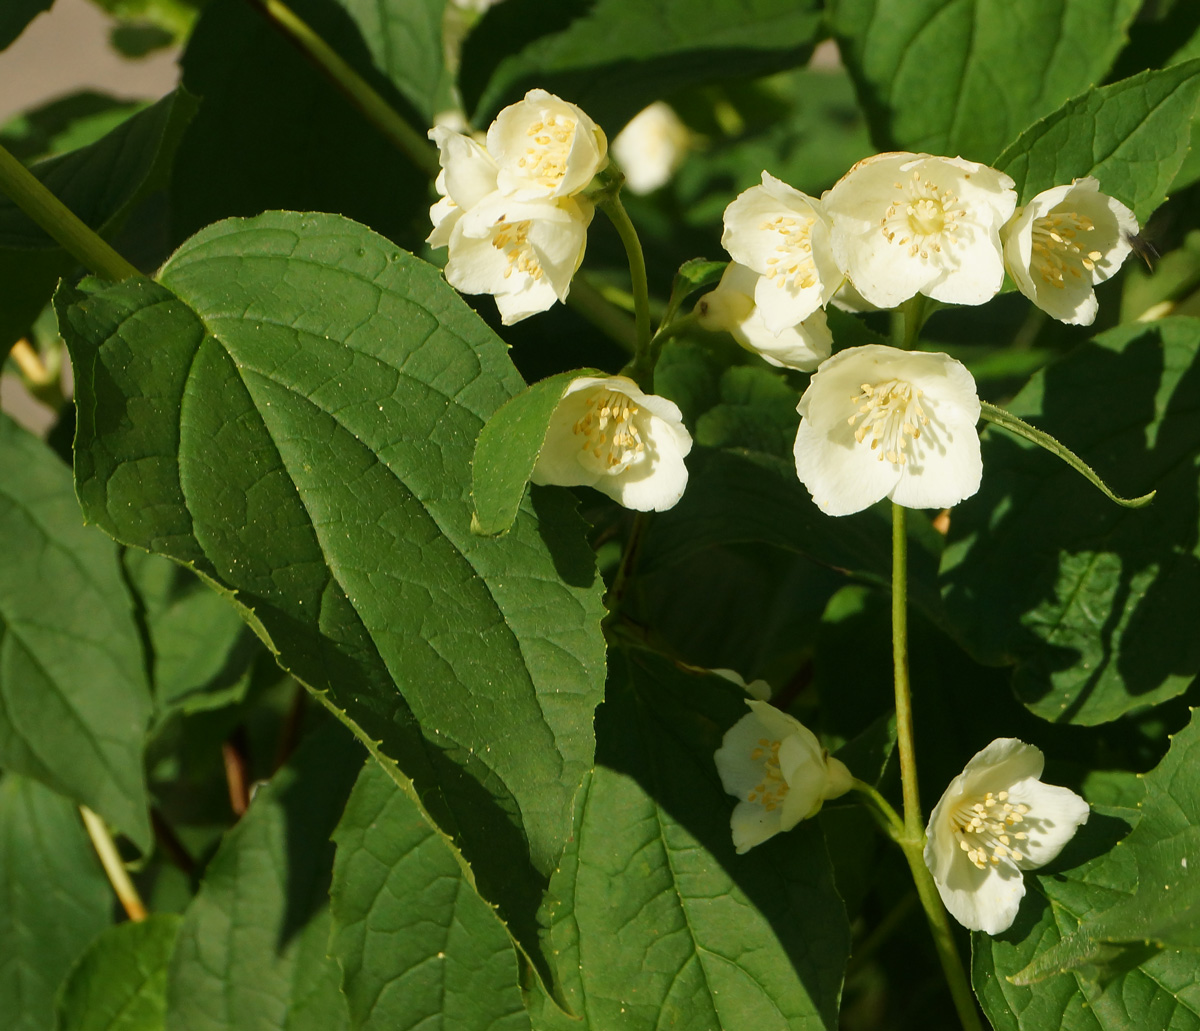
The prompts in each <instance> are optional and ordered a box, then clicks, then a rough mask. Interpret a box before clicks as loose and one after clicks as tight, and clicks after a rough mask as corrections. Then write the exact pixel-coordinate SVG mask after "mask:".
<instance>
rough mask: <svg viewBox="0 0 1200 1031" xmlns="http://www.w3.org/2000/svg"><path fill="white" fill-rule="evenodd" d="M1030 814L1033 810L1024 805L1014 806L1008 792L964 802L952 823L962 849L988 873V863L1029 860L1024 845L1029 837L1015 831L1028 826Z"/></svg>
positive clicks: (955, 812)
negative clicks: (1025, 825)
mask: <svg viewBox="0 0 1200 1031" xmlns="http://www.w3.org/2000/svg"><path fill="white" fill-rule="evenodd" d="M1028 813H1029V806H1027V805H1025V803H1024V802H1020V803H1017V804H1015V805H1014V804H1013V803H1012V802H1010V801H1009V800H1008V792H1007V791H1000V792H998V793H996V794H992V792H990V791H989V792H988V793H987V794H986V795H984V796H983V798H982V799H978V800H977V801H975V802H970V801H967V800H964V801H962V802H960V803H959V805H958V807H957V808H956V809H955V810H954V811H953V812H952V813H951V814H950V820H951V822H952V824H953V826H954V837H955V838H957V839H958V847H959V848H961V849H962V850H963V851H964V852H965V853H966V854H967V858H968V859H969V860H971V862H972V863H974V864H975V865H976V866H977V867H979V869H980V870H986V869H987V867H988V863H993V864H996V863H999V862H1000V860H1001V859H1011V860H1012V861H1013V862H1016V863H1019V862H1020V861H1021V860H1022V859H1024V858H1025V856H1024V854H1023V853H1022V852H1021V850H1020V842H1022V841H1025V840H1027V839H1028V837H1029V835H1028V834H1026V833H1025V831H1022V830H1015V829H1014V828H1016V826H1017V824H1020V823H1025V822H1026V820H1025V817H1026V815H1027V814H1028ZM1031 819H1032V817H1031Z"/></svg>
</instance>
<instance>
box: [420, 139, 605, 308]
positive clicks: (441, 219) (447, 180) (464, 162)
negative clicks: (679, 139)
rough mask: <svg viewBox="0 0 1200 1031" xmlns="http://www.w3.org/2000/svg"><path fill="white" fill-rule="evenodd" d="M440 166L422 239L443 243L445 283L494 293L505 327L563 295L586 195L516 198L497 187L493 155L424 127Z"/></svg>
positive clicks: (574, 265) (582, 242)
mask: <svg viewBox="0 0 1200 1031" xmlns="http://www.w3.org/2000/svg"><path fill="white" fill-rule="evenodd" d="M429 135H430V137H431V138H432V139H434V140H436V141H437V145H438V149H439V151H440V155H441V162H442V171H441V172H440V173H439V174H438V177H437V182H436V186H437V189H438V192H439V193H441V194H442V198H441V200H439V201H438V202H437V203H436V204H434V205H433V207H432V208H430V210H429V217H430V219H431V220H432V222H433V232H431V233H430V234H429V237H428V239H427V240H426V242H427V243H428V244H429V245H430V246H432V247H448V248H449V257H448V260H447V262H446V270H445V272H446V282H448V283H449V284H450V285H451V286H453V287H454V288H455V289H457V290H461V291H462V292H463V293H467V294H492V295H493V296H495V298H496V307H497V308H499V309H500V316H501V321H503V323H504V324H505V325H506V326H508V325H512V324H513V323H514V322H519V321H520V320H521V319H524V318H527V317H528V316H530V315H533V314H535V313H536V312H540V311H545V310H546V309H547V308H549V307H550V306H551V305H553V304H554V302H555V301H562V300H565V299H566V297H567V294H568V292H569V291H570V289H571V277H572V276H574V275H575V272H576V271H577V270H578V268H579V266H580V264H581V263H582V261H583V254H584V249H585V247H586V246H587V228H588V225H589V224H590V223H591V221H592V215H593V213H594V208H593V206H592V203H591V202H590V201H589V200H587V199H586V198H584V197H562V198H558V199H553V198H541V199H535V200H524V201H522V200H518V199H515V198H513V197H509V196H506V195H505V194H504V193H503V192H502V191H501V190H499V189H498V188H497V176H498V174H499V170H498V167H497V165H496V163H495V161H493V160H492V158H491V156H490V155H489V154H488V152H487V151H486V150H484V148H483V147H481V146H480V145H479V144H478V143H476V142H475V141H474V140H472V139H471V138H470V137H468V136H463V135H461V134H460V133H456V132H452V131H451V130H449V129H446V128H445V127H441V126H439V127H435V128H434V129H432V130H430V133H429Z"/></svg>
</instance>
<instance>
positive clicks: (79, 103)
mask: <svg viewBox="0 0 1200 1031" xmlns="http://www.w3.org/2000/svg"><path fill="white" fill-rule="evenodd" d="M147 106H148V105H147V104H146V103H145V101H141V100H119V99H117V98H116V97H110V96H108V95H107V94H105V93H96V92H94V91H93V90H81V91H80V92H78V93H71V94H69V95H67V96H65V97H59V98H57V99H55V100H51V101H49V102H47V103H45V104H43V105H41V106H40V107H36V108H33V109H32V110H30V111H23V112H22V113H21V114H19V115H17V116H16V117H15V118H13V119H12V120H11V121H9V122H6V123H5V124H4V126H3V128H0V143H2V144H3V145H4V147H5V148H6V149H7V150H8V152H9V153H10V154H12V155H13V157H15V158H17V159H18V160H20V161H25V162H29V161H33V160H36V159H38V158H45V157H51V156H54V155H56V154H65V153H66V152H68V151H72V150H78V149H79V148H80V147H86V146H89V145H90V144H93V143H95V142H96V141H97V140H99V139H100V138H101V137H103V136H105V135H106V134H107V133H109V132H112V131H113V130H114V129H116V128H117V126H119V125H120V124H121V123H122V122H124V121H125V120H126V119H128V118H129V117H130V116H131V115H135V114H137V113H138V112H139V111H142V110H144V109H145V108H146V107H147Z"/></svg>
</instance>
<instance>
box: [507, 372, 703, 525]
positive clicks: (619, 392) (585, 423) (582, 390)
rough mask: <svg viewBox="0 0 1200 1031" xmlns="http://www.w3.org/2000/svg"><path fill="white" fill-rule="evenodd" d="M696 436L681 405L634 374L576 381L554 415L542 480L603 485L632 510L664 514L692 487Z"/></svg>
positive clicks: (540, 465)
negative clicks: (688, 461) (689, 462)
mask: <svg viewBox="0 0 1200 1031" xmlns="http://www.w3.org/2000/svg"><path fill="white" fill-rule="evenodd" d="M691 449H692V437H691V434H690V433H688V431H687V429H686V428H685V427H684V425H683V416H682V415H681V414H680V411H679V408H678V406H676V405H675V403H674V402H672V401H668V400H667V399H666V398H665V397H659V396H658V395H657V394H644V393H642V391H641V390H640V389H639V388H638V385H637V384H636V383H634V381H633V380H631V379H629V378H628V377H626V376H581V377H579V378H578V379H574V380H572V381H571V383H570V385H569V386H568V387H567V389H566V390H565V391H564V392H563V396H562V400H561V401H559V403H558V407H557V408H556V409H555V410H554V414H553V415H552V416H551V417H550V423H549V425H548V426H547V428H546V438H545V442H544V443H543V444H542V450H541V454H539V455H538V460H537V464H536V465H535V466H534V469H533V475H532V477H531V478H532V480H533V482H534V483H553V484H558V485H559V486H563V487H580V486H582V487H595V488H596V490H598V491H600V492H601V493H604V494H607V495H608V496H609V497H610V498H612V499H613V500H614V501H616V502H617V503H618V504H620V505H624V506H625V508H632V509H636V510H638V511H641V512H649V511H654V512H662V511H665V510H666V509H668V508H671V507H673V506H674V505H675V504H676V503H677V502H678V501H679V499H680V498H681V497H683V491H684V488H685V487H686V486H687V480H688V472H687V466H686V465H685V464H684V461H683V459H684V456H685V455H687V453H688V452H689V451H691Z"/></svg>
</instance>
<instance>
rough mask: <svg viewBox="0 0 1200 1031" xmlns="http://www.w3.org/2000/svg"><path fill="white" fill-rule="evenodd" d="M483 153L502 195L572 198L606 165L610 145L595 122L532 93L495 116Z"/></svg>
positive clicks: (558, 100) (562, 102) (573, 108)
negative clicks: (488, 158) (495, 169)
mask: <svg viewBox="0 0 1200 1031" xmlns="http://www.w3.org/2000/svg"><path fill="white" fill-rule="evenodd" d="M548 126H549V127H550V128H549V129H547V127H548ZM487 149H488V153H490V154H491V156H492V157H493V158H494V159H495V161H496V164H497V165H498V167H499V172H498V176H497V183H498V186H499V188H500V190H501V191H503V192H504V193H506V194H509V195H510V196H513V197H516V198H519V199H532V198H537V197H569V196H572V195H574V194H576V193H578V192H579V191H580V190H582V189H583V188H584V187H585V186H587V184H588V183H589V182H591V180H592V176H594V175H595V174H596V173H597V172H598V171H600V170H601V169H602V168H603V167H604V165H605V164H606V163H607V161H608V142H607V140H606V139H605V136H604V133H603V131H602V130H601V129H600V128H599V127H598V126H597V125H596V123H595V122H593V121H592V120H591V119H590V118H589V117H588V116H587V115H586V114H584V112H583V111H581V110H580V109H579V108H578V107H576V106H575V105H574V104H571V103H568V102H567V101H565V100H562V99H561V98H559V97H556V96H554V94H552V93H547V92H546V91H545V90H543V89H533V90H530V91H529V92H528V93H526V94H525V99H524V100H521V101H518V102H517V103H515V104H510V105H509V106H508V107H506V108H505V109H504V110H503V111H501V112H500V113H499V114H498V115H497V116H496V120H495V121H494V122H492V124H491V126H490V127H489V128H488V133H487Z"/></svg>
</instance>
